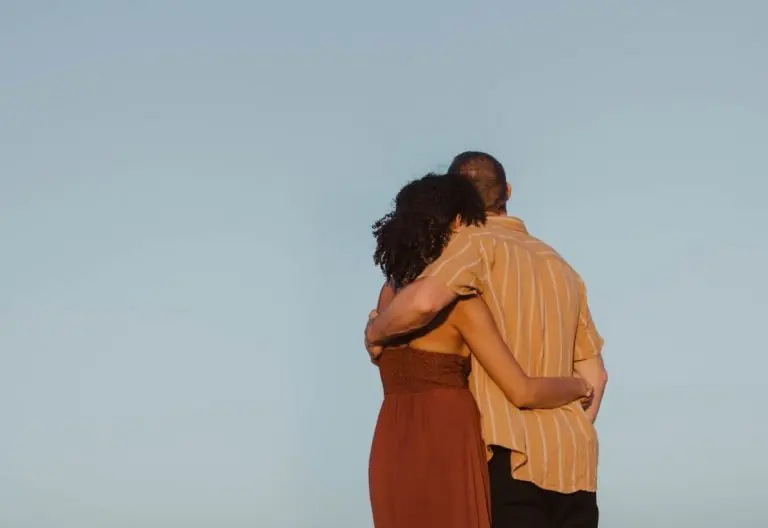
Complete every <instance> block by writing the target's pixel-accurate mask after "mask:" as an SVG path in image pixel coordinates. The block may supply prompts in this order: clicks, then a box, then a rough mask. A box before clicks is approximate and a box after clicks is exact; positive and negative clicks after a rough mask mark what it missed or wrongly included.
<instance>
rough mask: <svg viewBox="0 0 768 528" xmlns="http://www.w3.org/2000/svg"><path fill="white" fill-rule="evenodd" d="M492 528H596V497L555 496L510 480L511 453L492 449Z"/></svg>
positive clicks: (579, 494)
mask: <svg viewBox="0 0 768 528" xmlns="http://www.w3.org/2000/svg"><path fill="white" fill-rule="evenodd" d="M491 449H492V450H493V457H492V458H491V460H490V462H488V473H489V474H490V478H491V515H492V520H493V528H597V521H598V517H599V511H598V508H597V495H596V494H595V493H591V492H589V491H577V492H576V493H558V492H556V491H549V490H545V489H542V488H540V487H538V486H536V485H535V484H531V483H530V482H525V481H522V480H515V479H513V478H512V468H511V460H510V451H509V449H505V448H503V447H499V446H491Z"/></svg>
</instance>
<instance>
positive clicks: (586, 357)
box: [573, 280, 608, 422]
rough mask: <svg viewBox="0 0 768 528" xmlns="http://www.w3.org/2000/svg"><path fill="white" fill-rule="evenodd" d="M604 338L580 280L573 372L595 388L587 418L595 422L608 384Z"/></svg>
mask: <svg viewBox="0 0 768 528" xmlns="http://www.w3.org/2000/svg"><path fill="white" fill-rule="evenodd" d="M602 351H603V338H602V337H600V334H599V333H598V332H597V328H596V327H595V323H594V321H593V320H592V314H591V313H590V311H589V304H588V303H587V291H586V287H585V286H584V283H583V282H582V281H581V280H579V325H578V327H577V330H576V350H575V354H574V357H573V370H574V371H575V372H576V374H578V375H579V376H581V377H582V378H584V379H585V380H586V381H587V382H588V383H589V384H590V385H592V387H593V388H594V393H593V396H592V403H591V405H590V406H589V407H588V408H587V410H586V412H587V416H588V417H589V419H590V420H592V421H593V422H594V421H595V420H596V419H597V413H598V412H599V411H600V403H601V402H602V400H603V395H604V394H605V386H606V384H607V383H608V372H607V371H606V370H605V364H604V363H603V356H602Z"/></svg>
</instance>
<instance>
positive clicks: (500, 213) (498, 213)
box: [485, 209, 509, 216]
mask: <svg viewBox="0 0 768 528" xmlns="http://www.w3.org/2000/svg"><path fill="white" fill-rule="evenodd" d="M485 216H509V215H508V214H507V210H506V209H504V210H503V211H486V212H485Z"/></svg>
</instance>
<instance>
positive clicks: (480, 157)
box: [448, 150, 507, 213]
mask: <svg viewBox="0 0 768 528" xmlns="http://www.w3.org/2000/svg"><path fill="white" fill-rule="evenodd" d="M448 172H449V173H452V174H461V175H462V176H464V177H465V178H468V179H469V180H470V181H471V182H472V183H474V184H475V187H477V190H478V192H479V193H480V196H482V197H483V203H485V209H486V211H491V212H494V213H500V212H503V211H505V210H506V204H507V175H506V173H505V172H504V166H503V165H502V164H501V163H499V160H497V159H496V158H494V157H493V156H491V155H490V154H486V153H485V152H477V151H471V150H470V151H467V152H462V153H461V154H459V155H458V156H456V157H455V158H453V162H452V163H451V166H450V167H448Z"/></svg>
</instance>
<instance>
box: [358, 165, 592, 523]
mask: <svg viewBox="0 0 768 528" xmlns="http://www.w3.org/2000/svg"><path fill="white" fill-rule="evenodd" d="M510 195H511V190H510V186H509V184H508V183H507V178H506V174H505V172H504V168H503V166H502V165H501V163H499V162H498V161H497V160H496V159H495V158H494V157H493V156H491V155H489V154H486V153H483V152H465V153H462V154H460V155H458V156H456V158H454V160H453V163H452V164H451V166H450V168H449V169H448V173H447V174H445V175H435V174H430V175H427V176H425V177H424V178H421V179H419V180H416V181H413V182H411V183H409V184H408V185H406V186H405V187H403V189H401V190H400V192H399V193H398V195H397V198H396V199H395V204H394V208H393V210H392V212H390V213H389V214H387V215H386V216H384V217H383V218H382V219H381V220H379V221H378V222H377V223H376V224H374V236H375V238H376V243H377V245H376V251H375V254H374V261H375V262H376V264H377V265H379V266H380V267H381V269H382V271H383V272H384V275H385V277H386V283H385V285H384V286H383V287H382V289H381V293H380V295H379V301H378V305H377V308H376V310H375V311H374V312H372V314H371V318H370V320H369V322H368V326H367V327H366V331H365V340H366V347H367V349H368V352H369V354H370V355H371V357H372V359H373V361H374V362H375V363H376V364H377V365H378V368H379V369H380V374H381V379H382V384H383V386H384V402H383V403H382V407H381V411H380V413H379V418H378V422H377V425H376V431H375V433H374V438H373V444H372V447H371V458H370V467H369V484H370V496H371V505H372V510H373V519H374V524H375V526H376V528H432V527H434V528H490V527H491V526H493V528H596V527H597V525H598V506H597V499H596V484H597V458H598V445H597V434H596V432H595V428H594V426H593V423H594V420H595V418H596V416H597V412H598V410H599V408H600V401H601V399H602V396H603V391H604V389H605V384H606V380H607V376H606V372H605V367H604V365H603V361H602V358H601V349H602V343H603V342H602V339H601V338H600V335H599V334H598V332H597V329H596V328H595V325H594V323H593V321H592V317H591V316H590V312H589V307H588V304H587V298H586V289H585V286H584V283H583V282H582V280H581V278H580V277H579V275H578V274H577V273H576V272H575V271H574V270H573V269H572V268H571V267H570V266H569V265H568V263H567V262H566V261H565V260H564V259H563V258H562V257H561V256H560V255H558V254H557V253H556V252H555V251H554V250H553V249H552V248H551V247H550V246H548V245H547V244H545V243H544V242H542V241H540V240H538V239H536V238H534V237H533V236H531V235H530V234H529V233H528V231H527V229H526V227H525V225H524V223H523V222H522V221H521V220H519V219H518V218H515V217H512V216H508V215H507V209H506V203H507V201H508V200H509V198H510Z"/></svg>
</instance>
